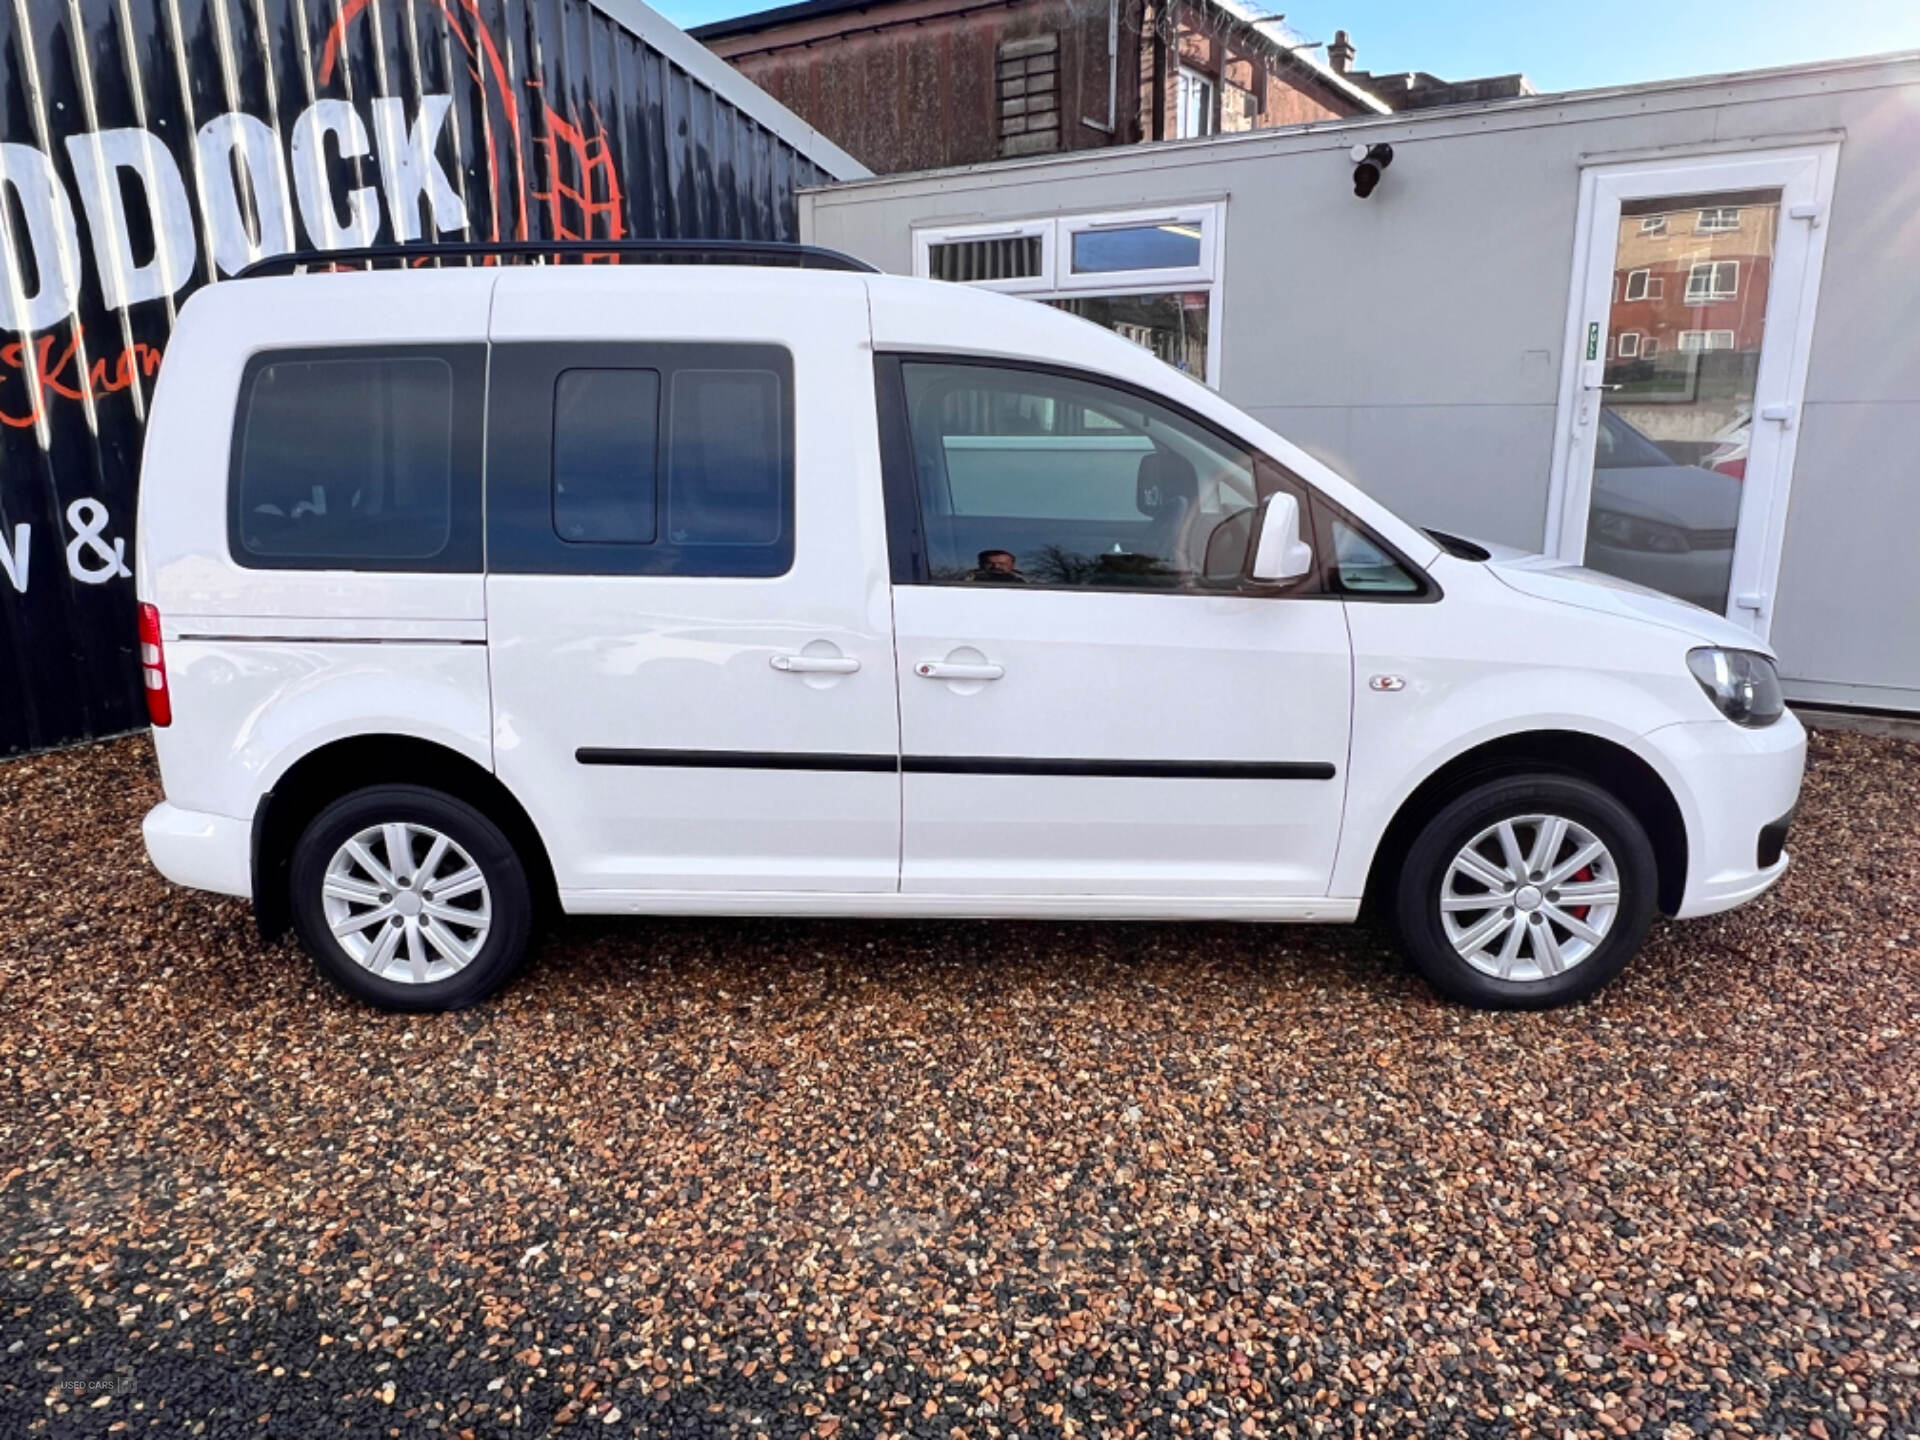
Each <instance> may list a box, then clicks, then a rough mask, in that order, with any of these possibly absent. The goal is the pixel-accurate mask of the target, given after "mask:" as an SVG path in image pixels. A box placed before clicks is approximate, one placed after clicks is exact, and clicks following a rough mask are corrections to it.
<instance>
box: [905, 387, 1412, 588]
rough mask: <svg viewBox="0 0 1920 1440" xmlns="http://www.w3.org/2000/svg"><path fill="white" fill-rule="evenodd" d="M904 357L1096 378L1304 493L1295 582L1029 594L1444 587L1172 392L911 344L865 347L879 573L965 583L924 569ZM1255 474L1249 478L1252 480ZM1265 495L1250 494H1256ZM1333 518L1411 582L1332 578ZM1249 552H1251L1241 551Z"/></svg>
mask: <svg viewBox="0 0 1920 1440" xmlns="http://www.w3.org/2000/svg"><path fill="white" fill-rule="evenodd" d="M909 364H921V365H944V366H963V365H964V366H974V367H976V368H979V369H984V370H1013V371H1022V372H1026V373H1029V374H1036V375H1042V376H1047V377H1050V378H1054V379H1059V380H1068V381H1076V382H1078V383H1080V384H1084V385H1097V386H1102V387H1105V388H1107V389H1110V390H1114V391H1117V392H1118V393H1120V394H1122V395H1126V396H1130V397H1132V398H1133V399H1136V400H1143V401H1147V402H1150V403H1152V404H1154V405H1158V406H1160V407H1161V408H1163V409H1165V410H1168V411H1171V412H1172V413H1173V414H1175V415H1178V416H1179V417H1180V418H1181V419H1182V420H1184V421H1186V422H1187V423H1188V424H1190V425H1193V426H1195V427H1196V428H1198V429H1201V430H1204V431H1205V432H1207V434H1209V435H1211V436H1213V437H1214V438H1215V439H1216V440H1218V441H1219V442H1220V443H1221V444H1223V445H1228V446H1232V447H1234V448H1236V449H1240V450H1244V451H1246V452H1247V455H1248V456H1249V458H1250V459H1251V460H1252V462H1253V466H1254V470H1255V472H1256V475H1258V474H1259V472H1262V471H1265V472H1267V473H1268V475H1269V476H1270V477H1277V478H1278V481H1279V484H1280V485H1281V486H1286V487H1290V488H1292V489H1294V490H1296V491H1297V492H1298V493H1299V494H1300V496H1301V497H1302V498H1303V499H1304V500H1305V505H1304V507H1303V509H1304V510H1305V512H1306V513H1305V515H1304V516H1303V518H1304V519H1305V520H1306V522H1307V524H1308V525H1309V526H1310V530H1311V534H1312V537H1313V552H1314V569H1313V572H1312V573H1311V575H1310V576H1308V577H1307V578H1306V579H1305V580H1304V581H1296V582H1292V583H1289V584H1287V585H1282V586H1275V585H1270V584H1265V583H1262V582H1259V581H1254V580H1249V579H1246V578H1244V577H1243V578H1242V579H1241V580H1239V581H1238V582H1237V583H1222V584H1219V585H1200V586H1194V587H1193V588H1190V589H1169V588H1167V587H1165V586H1137V587H1136V586H1125V585H1100V586H1083V585H1029V586H1022V587H1019V588H1020V589H1022V590H1027V591H1031V592H1032V593H1035V594H1042V593H1045V594H1074V595H1140V596H1157V597H1159V598H1161V599H1183V600H1217V599H1219V598H1220V597H1221V596H1223V595H1233V596H1242V597H1245V598H1249V599H1269V600H1346V601H1366V602H1368V603H1373V604H1390V605H1407V604H1416V605H1425V604H1432V603H1434V602H1436V601H1438V600H1440V599H1441V598H1442V595H1443V593H1444V592H1443V591H1442V590H1441V588H1440V584H1439V582H1438V581H1437V580H1435V579H1434V578H1433V576H1432V575H1431V574H1430V573H1429V572H1428V571H1427V570H1426V569H1425V568H1424V567H1423V566H1420V565H1416V564H1415V563H1414V562H1413V561H1412V560H1410V559H1408V558H1407V556H1406V554H1405V552H1404V551H1402V550H1401V549H1400V548H1399V547H1398V546H1397V545H1394V544H1392V543H1391V542H1389V541H1388V540H1387V539H1386V538H1385V537H1383V536H1382V535H1380V534H1379V533H1378V532H1377V531H1375V530H1374V529H1373V528H1372V527H1371V526H1369V525H1367V524H1366V523H1365V522H1364V521H1362V520H1361V519H1360V518H1359V517H1358V516H1356V515H1354V514H1353V513H1351V512H1350V511H1348V510H1347V509H1346V507H1344V506H1342V505H1340V504H1338V503H1337V502H1335V501H1333V500H1331V499H1329V498H1328V497H1327V496H1325V495H1324V494H1322V493H1321V492H1320V490H1319V489H1318V488H1317V487H1315V486H1314V485H1313V483H1312V482H1311V481H1309V480H1307V479H1306V478H1305V477H1303V476H1301V475H1299V474H1297V473H1295V472H1294V471H1293V470H1291V469H1289V468H1288V467H1287V466H1285V465H1282V464H1281V463H1280V462H1279V461H1278V460H1275V459H1274V458H1273V457H1272V456H1270V455H1268V454H1266V453H1265V452H1264V451H1263V450H1261V449H1260V448H1259V447H1258V446H1256V445H1254V444H1252V443H1250V442H1249V441H1247V440H1244V439H1242V438H1241V437H1239V436H1237V435H1235V434H1233V433H1232V432H1231V431H1228V430H1224V429H1222V428H1221V426H1220V425H1219V424H1218V423H1216V422H1215V421H1212V420H1209V419H1207V418H1206V417H1205V416H1203V415H1200V414H1197V413H1196V412H1195V411H1193V410H1190V409H1188V408H1187V407H1186V406H1184V405H1182V404H1180V402H1179V401H1177V400H1174V399H1172V398H1171V397H1169V396H1166V395H1163V394H1161V393H1159V392H1158V391H1155V390H1153V389H1151V388H1149V387H1147V386H1144V385H1136V384H1134V383H1133V382H1131V381H1128V380H1123V379H1121V378H1120V377H1118V376H1115V375H1108V374H1105V373H1103V372H1101V371H1098V370H1085V369H1081V368H1080V367H1078V366H1073V365H1058V364H1050V363H1047V362H1044V361H1037V360H1024V359H1004V358H1001V357H998V356H991V355H965V354H959V355H954V354H942V353H938V352H930V351H919V350H877V351H875V352H874V357H873V368H874V394H875V400H876V404H877V409H878V417H879V435H880V461H881V481H882V487H881V488H882V493H883V497H884V500H885V507H886V522H887V523H886V530H887V565H888V574H889V578H890V579H891V581H892V583H893V584H895V585H934V586H941V587H943V588H958V587H960V586H962V585H963V584H964V583H965V582H961V581H953V580H939V579H935V578H934V576H933V567H932V561H931V558H930V555H929V552H928V546H927V532H926V522H925V517H924V515H923V513H922V509H921V496H920V477H919V470H918V465H917V462H916V460H915V456H914V444H913V433H912V429H911V424H910V419H909V416H908V414H907V391H906V377H905V373H904V367H905V366H907V365H909ZM1257 485H1258V480H1256V486H1257ZM1264 500H1265V496H1264V495H1262V496H1259V502H1257V503H1264ZM1335 521H1340V522H1343V523H1345V524H1346V525H1348V526H1349V527H1350V528H1352V529H1354V530H1356V531H1358V532H1359V533H1360V534H1361V535H1362V536H1364V537H1365V539H1366V540H1367V542H1368V543H1369V544H1371V545H1373V546H1375V547H1377V548H1378V549H1379V550H1380V551H1381V553H1382V554H1384V555H1386V556H1388V557H1389V558H1390V559H1391V560H1392V561H1393V562H1394V563H1395V564H1396V565H1398V566H1399V567H1400V568H1401V569H1402V570H1404V571H1405V572H1406V573H1407V574H1408V575H1410V576H1411V577H1413V580H1414V582H1415V587H1416V588H1415V589H1413V590H1409V591H1401V592H1392V591H1378V590H1349V589H1347V588H1345V587H1344V586H1343V585H1342V584H1341V583H1340V579H1339V573H1338V562H1337V558H1336V556H1335V552H1334V544H1333V525H1334V522H1335ZM1250 553H1251V552H1250Z"/></svg>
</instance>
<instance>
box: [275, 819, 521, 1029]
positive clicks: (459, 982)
mask: <svg viewBox="0 0 1920 1440" xmlns="http://www.w3.org/2000/svg"><path fill="white" fill-rule="evenodd" d="M289 878H290V883H291V885H292V887H293V893H292V896H291V900H292V910H293V925H294V929H295V931H296V932H297V933H298V934H299V936H300V942H301V944H303V945H304V946H306V948H307V953H308V954H310V955H311V956H313V958H314V962H315V963H316V964H317V965H318V966H319V967H320V969H321V971H322V972H323V973H324V974H325V975H326V976H327V978H328V979H330V980H332V981H333V982H334V983H335V984H336V985H338V986H340V988H341V989H343V990H346V991H348V992H349V993H351V994H354V995H357V996H359V997H360V998H361V999H362V1000H366V1001H368V1002H370V1003H371V1004H374V1005H378V1006H380V1007H382V1008H383V1009H387V1010H458V1009H461V1008H463V1007H465V1006H468V1005H474V1004H477V1003H478V1002H480V1001H481V1000H484V999H486V998H487V996H489V995H491V994H493V992H494V991H496V990H498V989H499V988H500V987H501V986H502V985H504V984H506V982H507V981H508V980H510V979H511V978H512V977H513V974H514V972H515V971H516V970H518V969H519V968H520V965H521V963H522V961H524V959H525V958H526V953H527V947H528V943H529V939H530V937H531V935H532V932H533V893H532V889H531V887H530V886H529V885H528V883H527V873H526V869H525V867H524V866H523V865H522V864H521V862H520V857H519V856H518V855H517V854H515V853H514V849H513V845H512V844H511V842H509V841H508V839H507V837H506V835H505V834H503V833H502V832H501V829H500V827H499V826H498V825H496V824H494V823H493V821H491V820H489V819H488V818H487V817H486V816H485V815H483V814H482V813H481V812H480V811H478V810H476V809H474V808H473V806H471V805H469V804H467V803H466V802H465V801H464V800H456V799H454V798H453V797H452V796H451V795H447V794H444V793H442V792H441V791H438V790H429V789H427V788H425V787H424V786H419V785H375V786H370V787H369V788H367V789H365V790H356V791H354V792H353V793H352V794H350V795H346V796H343V797H342V798H341V799H339V800H336V801H334V802H333V803H332V804H331V805H329V806H327V807H326V808H325V809H324V810H322V811H321V812H320V813H319V814H318V815H316V816H315V817H314V818H313V821H312V823H310V824H309V825H308V826H307V828H306V830H305V831H304V832H303V833H302V834H301V836H300V839H299V841H298V842H297V843H296V844H295V845H294V849H293V864H292V866H291V870H290V877H289Z"/></svg>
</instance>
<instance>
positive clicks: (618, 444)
mask: <svg viewBox="0 0 1920 1440" xmlns="http://www.w3.org/2000/svg"><path fill="white" fill-rule="evenodd" d="M659 470H660V372H659V371H658V370H563V371H561V372H560V378H559V379H558V380H557V381H555V382H554V387H553V528H554V529H555V530H556V531H558V532H559V534H560V538H561V539H563V540H570V541H573V542H574V543H576V544H613V543H618V544H632V545H651V544H652V543H653V539H654V536H655V535H656V534H657V533H658V530H659V518H658V517H659Z"/></svg>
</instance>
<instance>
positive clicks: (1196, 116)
mask: <svg viewBox="0 0 1920 1440" xmlns="http://www.w3.org/2000/svg"><path fill="white" fill-rule="evenodd" d="M1211 134H1213V81H1211V80H1209V79H1208V78H1207V77H1206V76H1205V75H1202V74H1201V73H1200V72H1199V71H1197V70H1189V69H1187V68H1186V67H1185V66H1182V67H1181V70H1180V76H1179V79H1178V80H1176V81H1175V83H1174V92H1173V138H1174V139H1176V140H1191V139H1193V138H1194V137H1195V136H1198V135H1211Z"/></svg>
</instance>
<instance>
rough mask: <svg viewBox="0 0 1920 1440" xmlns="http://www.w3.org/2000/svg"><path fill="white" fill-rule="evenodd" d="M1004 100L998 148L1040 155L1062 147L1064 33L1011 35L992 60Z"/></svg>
mask: <svg viewBox="0 0 1920 1440" xmlns="http://www.w3.org/2000/svg"><path fill="white" fill-rule="evenodd" d="M994 89H995V92H996V99H997V100H998V101H999V105H1000V153H1001V154H1002V155H1036V154H1042V153H1044V152H1046V151H1049V150H1058V149H1059V148H1060V105H1059V95H1060V37H1059V36H1057V35H1035V36H1033V37H1031V38H1029V39H1026V40H1009V41H1008V42H1007V43H1006V44H1004V45H1002V46H1001V47H1000V49H999V52H998V54H997V55H996V56H995V60H994Z"/></svg>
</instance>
